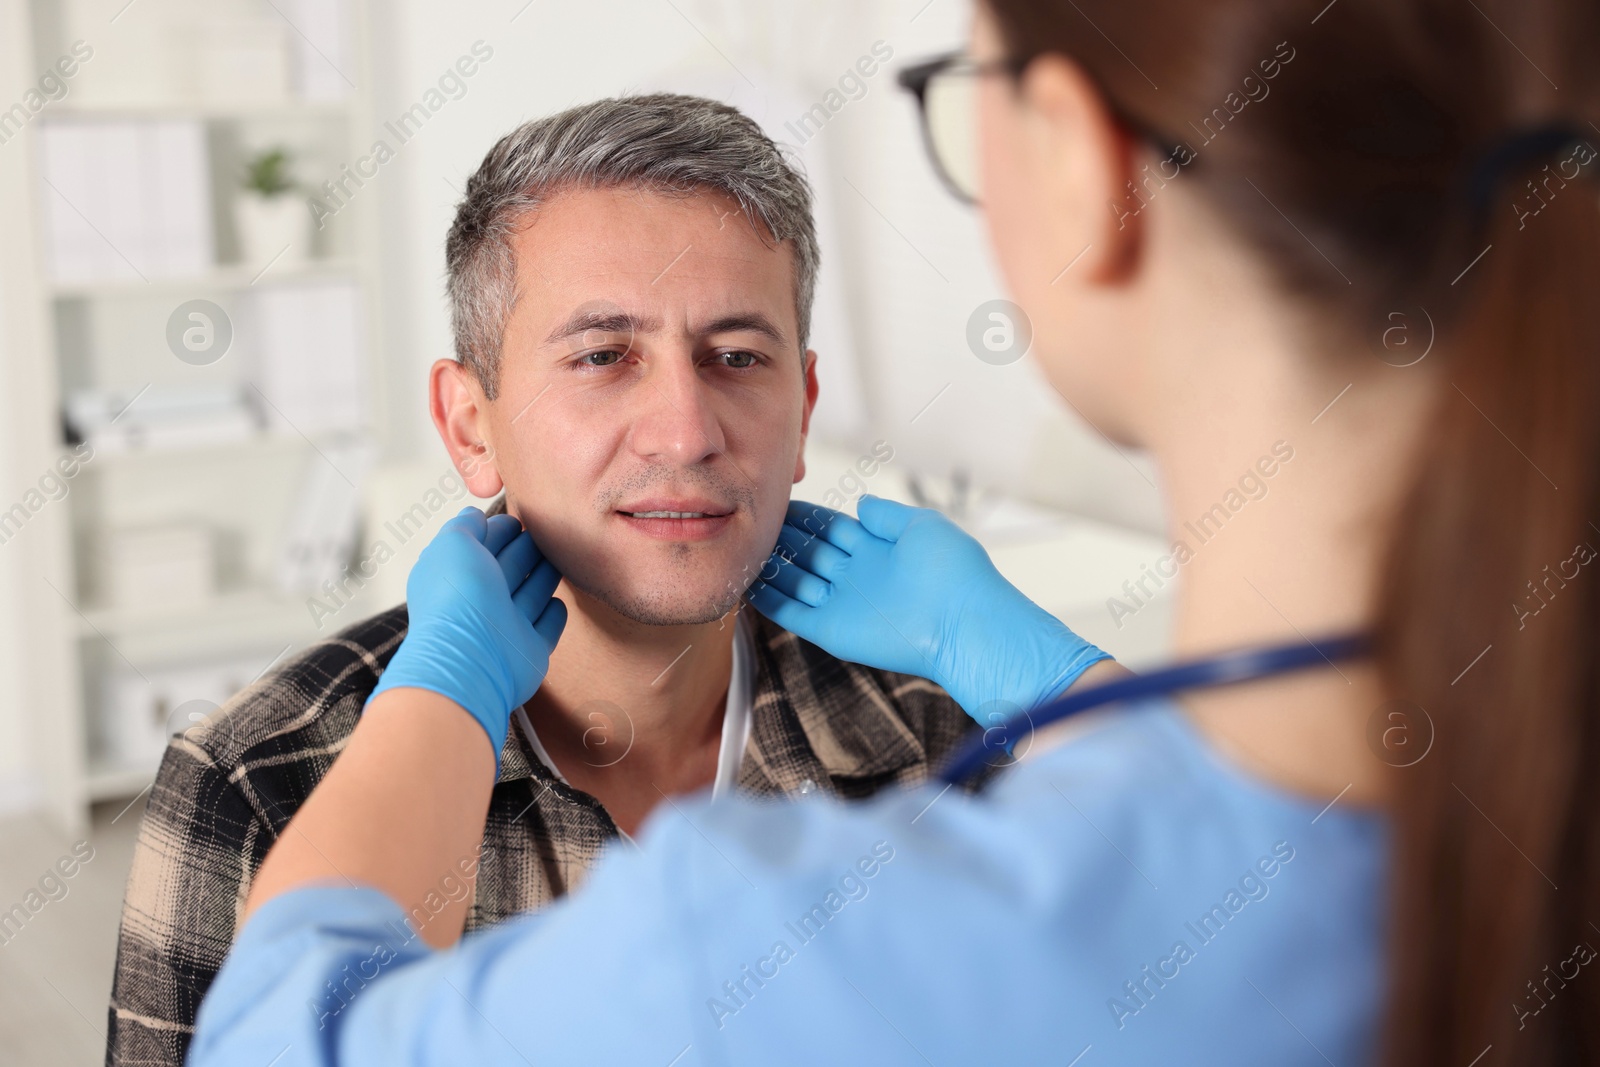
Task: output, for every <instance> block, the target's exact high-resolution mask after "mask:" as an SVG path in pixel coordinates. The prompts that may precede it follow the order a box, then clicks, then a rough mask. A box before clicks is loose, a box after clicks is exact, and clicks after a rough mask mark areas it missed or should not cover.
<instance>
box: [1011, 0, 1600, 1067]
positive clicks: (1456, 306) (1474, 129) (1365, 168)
mask: <svg viewBox="0 0 1600 1067" xmlns="http://www.w3.org/2000/svg"><path fill="white" fill-rule="evenodd" d="M987 6H988V8H989V10H990V11H991V12H992V13H993V14H994V15H995V16H996V19H997V22H998V24H999V26H1000V29H1001V34H1002V38H1003V40H1004V41H1005V43H1006V46H1007V51H1008V52H1009V54H1010V55H1011V57H1012V58H1014V59H1017V60H1028V59H1031V58H1033V57H1034V56H1036V55H1039V54H1042V53H1047V52H1048V53H1059V54H1062V55H1066V56H1069V57H1071V58H1072V59H1073V60H1075V61H1076V62H1077V63H1078V64H1080V65H1081V66H1082V67H1083V69H1084V70H1085V71H1086V72H1087V73H1088V74H1089V75H1090V76H1091V77H1092V78H1093V79H1094V80H1095V82H1096V83H1097V84H1098V85H1099V86H1100V87H1101V89H1102V91H1103V92H1104V93H1105V96H1106V98H1107V102H1108V105H1109V106H1110V107H1111V108H1112V110H1113V111H1114V112H1115V113H1116V114H1118V115H1119V116H1120V117H1121V118H1122V120H1123V121H1124V122H1126V123H1127V124H1128V125H1129V127H1130V130H1131V129H1132V128H1135V127H1140V128H1144V129H1156V130H1162V131H1164V132H1165V133H1166V134H1167V135H1169V136H1171V137H1173V138H1175V139H1177V140H1181V141H1184V142H1187V144H1188V146H1189V147H1190V148H1191V150H1192V151H1193V157H1192V159H1190V160H1188V161H1187V162H1186V165H1184V166H1182V167H1181V168H1175V167H1171V166H1169V167H1167V168H1166V169H1165V173H1166V174H1169V175H1170V174H1172V173H1173V172H1174V171H1176V173H1177V176H1176V177H1175V178H1173V179H1172V180H1177V181H1182V182H1188V183H1193V185H1192V186H1191V187H1192V188H1194V189H1196V190H1197V191H1198V192H1199V194H1200V195H1202V196H1204V197H1206V198H1207V199H1208V200H1209V202H1210V203H1211V204H1212V205H1213V206H1214V207H1215V208H1216V209H1217V210H1218V211H1219V212H1220V213H1221V214H1222V216H1223V217H1224V218H1226V219H1227V220H1228V222H1229V223H1230V224H1231V225H1232V226H1233V227H1234V228H1235V230H1236V232H1238V233H1239V234H1240V235H1241V236H1242V237H1243V238H1244V239H1245V241H1246V242H1247V243H1249V244H1250V245H1252V246H1253V247H1255V248H1256V249H1257V250H1258V252H1259V253H1260V254H1261V255H1262V256H1263V257H1264V259H1265V261H1266V262H1267V263H1268V264H1269V265H1270V266H1271V267H1272V268H1273V270H1274V271H1275V273H1276V275H1277V276H1278V277H1279V278H1280V279H1281V280H1282V283H1283V286H1284V289H1285V292H1286V295H1287V296H1289V297H1290V298H1291V299H1295V300H1299V301H1303V302H1305V303H1307V304H1309V305H1311V306H1314V307H1317V308H1319V309H1320V310H1321V312H1322V316H1321V318H1322V320H1323V321H1325V322H1326V324H1327V326H1328V331H1329V333H1330V335H1331V336H1333V337H1335V338H1337V340H1336V342H1335V344H1336V345H1339V346H1342V348H1343V351H1344V352H1345V353H1346V354H1345V355H1344V356H1342V357H1330V358H1345V359H1352V358H1354V359H1360V358H1378V357H1380V356H1382V355H1385V354H1388V355H1391V356H1393V355H1394V353H1385V352H1384V349H1383V338H1384V337H1385V330H1387V329H1390V328H1392V327H1393V326H1394V325H1395V324H1396V323H1397V322H1401V321H1405V322H1407V324H1408V325H1407V329H1408V330H1409V331H1410V332H1411V333H1412V334H1413V335H1415V336H1414V337H1413V342H1412V344H1413V348H1412V350H1413V351H1421V350H1422V349H1423V348H1424V347H1425V344H1426V342H1427V340H1428V338H1429V326H1428V324H1427V322H1426V321H1425V320H1429V319H1431V323H1432V328H1433V330H1435V331H1436V337H1435V340H1434V346H1433V351H1432V352H1431V353H1430V355H1429V356H1428V358H1430V359H1432V360H1435V361H1441V362H1443V363H1444V364H1445V367H1444V370H1445V371H1446V373H1444V374H1443V375H1441V378H1442V379H1443V380H1444V381H1446V382H1448V383H1449V384H1448V385H1446V386H1444V387H1443V389H1442V395H1441V396H1439V397H1438V399H1437V403H1436V405H1435V409H1434V411H1433V413H1432V415H1431V425H1430V426H1429V427H1428V432H1427V434H1426V437H1425V443H1424V445H1423V455H1422V457H1421V464H1420V468H1419V470H1418V474H1417V478H1416V480H1415V483H1414V485H1413V486H1412V487H1411V491H1410V493H1409V496H1408V498H1407V500H1406V502H1405V504H1404V506H1403V510H1402V514H1401V516H1400V518H1399V522H1398V528H1397V529H1396V530H1395V531H1394V533H1393V537H1392V541H1391V547H1390V550H1389V554H1388V564H1387V568H1386V571H1385V573H1384V575H1383V579H1382V580H1383V586H1382V589H1381V590H1380V592H1379V602H1380V608H1379V616H1378V619H1377V620H1376V636H1377V643H1378V657H1379V663H1380V667H1381V669H1382V671H1383V675H1384V678H1385V683H1386V686H1387V687H1388V688H1389V690H1390V692H1391V693H1392V694H1393V696H1394V697H1396V698H1399V699H1404V700H1407V701H1410V702H1413V703H1415V704H1417V705H1420V706H1421V707H1422V708H1424V709H1425V710H1426V712H1427V715H1428V716H1429V717H1430V718H1431V720H1432V723H1433V726H1434V730H1435V737H1434V740H1433V745H1432V749H1431V750H1430V751H1429V752H1428V754H1427V755H1426V756H1425V757H1424V758H1423V759H1421V760H1420V761H1419V762H1416V763H1415V764H1413V765H1411V766H1409V767H1404V768H1397V769H1395V770H1394V771H1393V772H1392V780H1393V786H1394V794H1393V795H1394V800H1393V808H1392V828H1393V835H1392V838H1391V842H1390V850H1391V864H1390V870H1391V902H1390V907H1389V914H1388V938H1389V945H1388V975H1389V988H1388V989H1387V990H1385V991H1384V992H1383V994H1382V998H1381V1003H1382V1004H1383V1005H1384V1020H1383V1021H1384V1032H1383V1035H1382V1051H1383V1058H1384V1060H1385V1062H1387V1063H1389V1064H1391V1065H1406V1067H1415V1065H1427V1064H1439V1065H1447V1064H1448V1065H1451V1067H1466V1065H1467V1064H1470V1063H1478V1064H1481V1065H1482V1067H1488V1065H1490V1064H1508V1063H1514V1064H1556V1063H1560V1064H1579V1063H1590V1064H1592V1063H1600V972H1595V973H1591V970H1592V968H1584V969H1583V970H1582V971H1581V972H1580V971H1575V968H1577V967H1579V966H1582V965H1583V964H1585V963H1588V962H1589V961H1590V960H1592V959H1593V957H1594V951H1595V948H1600V926H1596V925H1595V923H1600V789H1597V788H1596V782H1597V778H1596V776H1595V775H1594V770H1595V768H1596V767H1597V766H1600V723H1597V718H1600V716H1597V701H1600V687H1597V681H1600V676H1597V667H1600V649H1597V648H1596V645H1597V634H1600V618H1597V614H1600V564H1596V563H1592V562H1591V561H1592V560H1594V558H1595V549H1596V547H1600V526H1597V525H1596V523H1600V499H1597V490H1600V204H1597V200H1596V191H1597V190H1600V183H1597V182H1596V181H1595V177H1596V175H1597V174H1600V159H1596V158H1595V155H1594V152H1595V147H1596V146H1600V129H1597V128H1596V127H1595V126H1594V125H1592V124H1591V123H1592V122H1595V121H1600V118H1597V116H1600V108H1597V107H1596V95H1597V94H1596V84H1597V81H1596V71H1597V67H1596V63H1595V59H1594V51H1595V48H1596V46H1597V43H1600V5H1597V4H1596V3H1594V0H1582V2H1578V0H1571V2H1558V0H1522V2H1512V0H1474V2H1473V3H1470V4H1469V3H1464V2H1460V0H1448V2H1428V0H1411V2H1407V0H1339V2H1338V3H1337V4H1336V5H1335V4H1328V5H1326V6H1324V4H1323V3H1322V2H1321V0H1305V2H1301V0H1296V2H1293V3H1289V2H1264V0H1256V2H1247V0H1215V2H1208V3H1158V2H1155V0H1143V2H1140V0H1074V2H1072V3H1067V2H1066V0H987ZM1113 42H1114V43H1113ZM1512 42H1515V43H1514V44H1513V43H1512ZM1285 55H1291V56H1292V59H1291V60H1290V61H1289V62H1287V63H1282V64H1281V65H1279V66H1277V67H1269V66H1263V65H1262V63H1263V61H1271V60H1273V59H1277V60H1280V61H1281V60H1282V59H1283V58H1284V56H1285ZM1268 70H1271V71H1272V72H1273V76H1272V77H1270V79H1269V78H1268V77H1267V71H1268ZM1147 74H1148V75H1149V77H1148V78H1147V77H1146V75H1147ZM1247 77H1248V78H1249V79H1251V81H1250V82H1249V83H1247V82H1246V79H1247ZM1151 78H1153V79H1155V83H1158V84H1159V86H1160V88H1159V89H1157V88H1156V84H1153V83H1152V81H1151V80H1150V79H1151ZM1557 86H1559V89H1558V88H1557ZM1246 98H1248V99H1246ZM1549 123H1561V124H1563V125H1565V126H1570V127H1572V128H1574V129H1575V130H1577V131H1581V132H1582V133H1584V134H1588V135H1590V136H1589V141H1588V145H1587V146H1586V150H1584V149H1579V150H1577V151H1576V152H1573V151H1568V150H1551V151H1550V152H1548V153H1545V154H1542V155H1540V156H1539V157H1538V158H1537V159H1531V160H1529V161H1528V162H1526V163H1524V164H1522V165H1519V166H1515V167H1512V168H1510V169H1508V170H1506V171H1505V172H1504V173H1502V174H1501V176H1500V180H1499V182H1498V184H1497V185H1496V186H1494V191H1493V192H1492V194H1491V195H1490V196H1489V198H1488V199H1487V201H1485V202H1482V203H1475V197H1474V196H1473V195H1472V194H1471V192H1470V189H1471V186H1472V182H1471V181H1470V180H1469V177H1470V175H1471V174H1472V172H1473V168H1474V164H1475V163H1476V162H1477V161H1478V160H1480V159H1482V158H1483V155H1484V153H1485V152H1486V151H1488V150H1489V149H1490V148H1491V146H1493V145H1495V144H1496V143H1499V142H1501V141H1502V140H1503V139H1504V138H1505V137H1506V135H1507V134H1509V133H1511V132H1512V131H1514V130H1519V129H1528V128H1533V127H1538V126H1543V125H1546V124H1549ZM1168 147H1169V150H1170V145H1169V146H1168ZM1161 154H1164V153H1161ZM1580 160H1581V161H1582V162H1579V161H1580ZM1179 161H1180V162H1184V160H1183V157H1181V156H1180V157H1179ZM1151 169H1152V171H1155V170H1156V168H1155V167H1152V168H1151ZM1578 171H1581V173H1577V175H1576V176H1574V174H1575V172H1578ZM1135 176H1136V178H1139V179H1141V180H1148V179H1147V177H1146V172H1143V171H1136V175H1135ZM1246 179H1248V181H1247V180H1246ZM1251 182H1253V183H1255V185H1256V186H1257V187H1259V190H1260V191H1259V192H1258V191H1257V189H1255V188H1252V187H1251V184H1250V183H1251ZM1150 188H1152V190H1153V189H1154V188H1155V187H1154V186H1151V187H1150ZM1263 193H1264V194H1265V197H1263V195H1262V194H1263ZM1267 200H1270V201H1271V204H1270V205H1269V204H1268V203H1267ZM1272 205H1276V207H1277V208H1281V209H1282V214H1281V215H1280V214H1279V213H1278V211H1277V210H1274V208H1273V206H1272ZM1129 206H1130V207H1138V202H1137V201H1133V200H1130V204H1129ZM1284 216H1287V217H1288V218H1290V219H1293V220H1294V227H1298V229H1299V230H1300V231H1303V235H1302V233H1300V232H1296V229H1295V228H1294V227H1291V226H1288V225H1285V223H1284ZM1485 249H1488V251H1485ZM1323 253H1326V255H1327V259H1324V258H1323ZM1480 255H1481V258H1477V257H1480ZM1330 261H1331V263H1336V264H1338V265H1339V270H1342V271H1343V275H1341V274H1340V273H1338V272H1337V271H1335V270H1334V269H1331V268H1330ZM1346 276H1347V277H1346ZM1424 309H1425V314H1424ZM1396 314H1399V315H1403V316H1405V318H1404V319H1398V318H1395V317H1392V316H1394V315H1396ZM1391 336H1392V335H1391ZM1330 347H1332V346H1330ZM1362 352H1371V353H1373V355H1372V356H1363V355H1361V354H1360V353H1362ZM1351 353H1355V354H1351ZM1394 373H1395V374H1403V373H1405V369H1404V368H1402V367H1396V369H1395V370H1394ZM1469 665H1470V669H1467V668H1469ZM1416 719H1417V723H1420V721H1421V719H1420V716H1417V717H1416ZM1414 725H1415V724H1414ZM1586 772H1587V773H1586ZM1285 951H1288V947H1287V946H1285ZM1306 966H1307V967H1315V966H1316V961H1315V960H1307V961H1306ZM1490 1046H1492V1048H1490ZM1486 1053H1487V1054H1486ZM1480 1056H1481V1057H1482V1059H1481V1060H1480V1059H1479V1057H1480Z"/></svg>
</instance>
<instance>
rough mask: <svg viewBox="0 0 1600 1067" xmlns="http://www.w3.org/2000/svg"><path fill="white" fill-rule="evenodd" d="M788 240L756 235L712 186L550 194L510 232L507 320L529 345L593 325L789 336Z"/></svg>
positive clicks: (791, 314)
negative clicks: (511, 295) (523, 327)
mask: <svg viewBox="0 0 1600 1067" xmlns="http://www.w3.org/2000/svg"><path fill="white" fill-rule="evenodd" d="M735 218H737V219H738V220H739V221H738V222H737V223H735V221H734V219H735ZM790 245H791V242H787V241H785V242H782V243H778V242H774V241H772V240H771V239H770V237H764V235H762V234H760V233H758V232H757V231H756V230H755V229H754V228H753V227H752V226H751V225H750V223H749V221H748V220H747V219H746V218H745V217H744V215H743V212H742V211H741V210H740V209H739V206H738V205H737V203H735V202H734V201H733V200H732V199H730V198H728V197H726V196H724V195H722V194H720V193H717V192H715V191H713V190H707V191H704V192H696V193H690V194H682V195H677V194H674V195H667V194H663V193H656V192H651V191H649V190H637V189H587V190H576V191H571V192H562V193H559V194H557V195H556V196H554V197H552V198H550V199H549V200H548V201H546V202H545V203H543V204H541V205H540V207H538V208H537V209H535V211H534V212H533V213H532V218H531V219H530V221H529V223H528V224H526V225H525V226H523V227H521V228H519V232H518V233H517V235H516V236H515V238H514V239H513V250H514V253H515V255H516V264H517V271H516V274H517V289H518V296H517V307H516V311H515V312H514V315H515V316H516V317H518V318H522V317H526V320H527V325H528V326H529V327H530V328H532V329H533V330H534V332H535V333H536V334H537V335H538V340H539V341H540V342H541V343H543V342H547V341H553V340H557V339H560V338H562V337H566V336H569V335H572V334H581V333H583V332H586V331H596V330H599V331H614V332H631V333H637V334H649V333H658V332H662V331H664V330H667V329H671V330H673V331H675V332H676V331H686V332H688V333H691V334H696V335H699V334H704V333H707V332H715V330H714V329H713V328H714V327H717V328H721V329H724V330H725V329H730V328H731V329H736V328H740V326H741V325H742V326H743V328H747V329H753V330H754V331H755V332H760V333H768V334H770V335H772V336H773V339H774V341H775V342H777V343H788V342H792V341H793V339H794V337H793V334H794V329H795V322H794V319H795V314H796V311H795V309H794V307H793V304H794V268H795V265H794V252H793V249H792V247H790Z"/></svg>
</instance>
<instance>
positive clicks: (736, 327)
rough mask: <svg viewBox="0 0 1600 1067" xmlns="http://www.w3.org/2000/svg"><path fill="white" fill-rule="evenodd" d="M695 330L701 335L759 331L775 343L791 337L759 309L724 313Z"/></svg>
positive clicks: (781, 342)
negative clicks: (784, 333) (730, 313)
mask: <svg viewBox="0 0 1600 1067" xmlns="http://www.w3.org/2000/svg"><path fill="white" fill-rule="evenodd" d="M695 332H696V333H697V334H699V335H701V336H708V335H710V334H717V333H759V334H761V335H762V336H763V337H766V338H767V339H768V340H769V341H771V342H772V343H774V344H779V345H782V344H788V343H789V339H788V338H787V337H785V336H784V335H783V331H782V330H780V329H778V327H776V326H774V325H773V324H772V320H771V319H769V318H767V317H766V316H765V315H763V314H761V313H760V312H759V311H741V312H736V313H735V314H732V315H723V316H721V317H719V318H715V319H712V320H711V321H710V322H708V323H706V324H704V325H703V326H701V327H699V328H698V329H697V330H696V331H695Z"/></svg>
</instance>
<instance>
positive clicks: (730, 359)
mask: <svg viewBox="0 0 1600 1067" xmlns="http://www.w3.org/2000/svg"><path fill="white" fill-rule="evenodd" d="M721 358H722V359H723V360H724V361H725V363H726V365H727V366H729V367H732V368H733V369H734V370H744V369H745V368H747V367H753V366H755V365H756V355H755V353H754V352H724V353H722V356H721Z"/></svg>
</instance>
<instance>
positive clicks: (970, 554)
mask: <svg viewBox="0 0 1600 1067" xmlns="http://www.w3.org/2000/svg"><path fill="white" fill-rule="evenodd" d="M857 511H858V512H859V514H860V516H861V519H860V521H859V522H858V521H857V520H855V519H852V518H851V517H850V516H848V515H845V514H843V513H841V512H837V511H834V510H832V509H831V508H825V507H821V506H819V505H815V504H807V503H804V502H801V501H794V502H792V503H790V505H789V512H788V515H787V517H786V518H785V521H784V525H783V529H782V531H781V532H780V533H779V534H778V546H777V548H776V549H775V550H774V552H773V554H772V558H771V559H769V560H768V561H767V566H766V567H764V568H763V569H762V571H761V576H760V578H758V579H757V581H756V582H755V583H754V584H753V585H752V586H751V587H750V590H749V592H748V594H747V596H748V597H749V600H750V603H752V604H754V605H755V606H756V608H757V609H758V610H759V611H760V612H761V613H762V614H763V615H765V616H767V617H768V618H770V619H772V620H773V621H774V622H776V623H777V624H778V625H779V626H782V627H784V628H785V629H787V630H790V631H792V632H794V633H796V634H798V635H800V636H801V637H803V638H805V639H806V640H807V641H810V642H811V643H812V644H814V645H817V646H819V647H820V648H823V649H825V650H826V651H828V652H830V653H832V654H833V655H835V656H837V657H839V658H840V659H843V660H849V661H851V662H854V663H864V664H866V665H867V666H869V667H877V668H879V669H881V670H888V671H898V672H900V673H902V674H914V675H917V676H918V677H921V678H927V679H930V680H931V681H933V682H936V683H938V684H939V685H940V686H941V687H942V688H943V689H944V690H945V691H946V692H947V693H949V694H950V695H951V696H952V697H954V698H955V701H956V703H958V704H960V705H961V707H962V708H963V709H965V711H966V712H967V714H968V715H970V716H972V717H973V718H974V719H976V720H977V721H978V722H979V723H980V724H981V725H984V726H991V725H993V724H995V723H996V722H998V721H999V720H1000V719H1001V718H1003V717H1008V716H1010V715H1013V714H1016V713H1017V712H1019V711H1025V710H1027V709H1029V708H1033V707H1036V706H1037V705H1039V704H1043V703H1045V702H1046V701H1048V700H1050V699H1051V698H1053V697H1055V696H1058V695H1059V694H1060V693H1061V692H1062V690H1064V689H1066V688H1067V686H1069V685H1071V684H1072V683H1073V682H1074V681H1076V680H1077V679H1078V676H1079V675H1080V674H1082V673H1083V672H1084V671H1085V670H1087V669H1088V668H1089V667H1090V666H1091V665H1092V664H1094V663H1098V662H1099V661H1100V660H1103V659H1110V658H1111V657H1110V655H1109V654H1107V653H1105V652H1102V651H1101V650H1100V649H1098V648H1096V647H1095V646H1093V645H1091V644H1090V643H1089V642H1087V641H1085V640H1084V639H1083V638H1081V637H1079V636H1078V635H1077V634H1075V633H1073V632H1072V631H1071V630H1070V629H1068V628H1067V627H1066V625H1065V624H1064V623H1062V622H1061V621H1060V620H1058V619H1057V618H1055V617H1054V616H1053V615H1051V614H1050V613H1049V612H1047V611H1045V610H1044V609H1043V608H1041V607H1039V606H1038V605H1037V604H1035V603H1034V602H1033V601H1031V600H1029V599H1028V598H1027V597H1025V596H1023V595H1022V593H1021V592H1020V591H1019V590H1018V589H1017V587H1016V586H1014V585H1012V584H1011V583H1010V582H1008V581H1006V580H1005V578H1003V577H1001V575H1000V572H999V571H998V570H996V569H995V566H994V564H993V563H991V562H990V561H989V554H988V553H987V552H985V551H984V550H983V546H982V545H980V544H979V543H978V542H977V540H975V539H974V538H973V537H972V536H971V535H969V534H967V533H966V532H965V531H963V530H962V529H961V528H960V527H959V526H957V525H956V524H955V523H954V522H952V521H950V520H949V519H947V518H945V517H944V516H943V515H941V514H940V513H939V512H937V511H934V510H932V509H930V508H914V507H909V506H907V505H905V504H897V503H895V502H893V501H890V500H883V499H881V498H879V497H875V496H864V497H862V498H861V502H860V504H859V505H858V506H857ZM1011 740H1013V741H1014V740H1015V739H1011Z"/></svg>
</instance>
